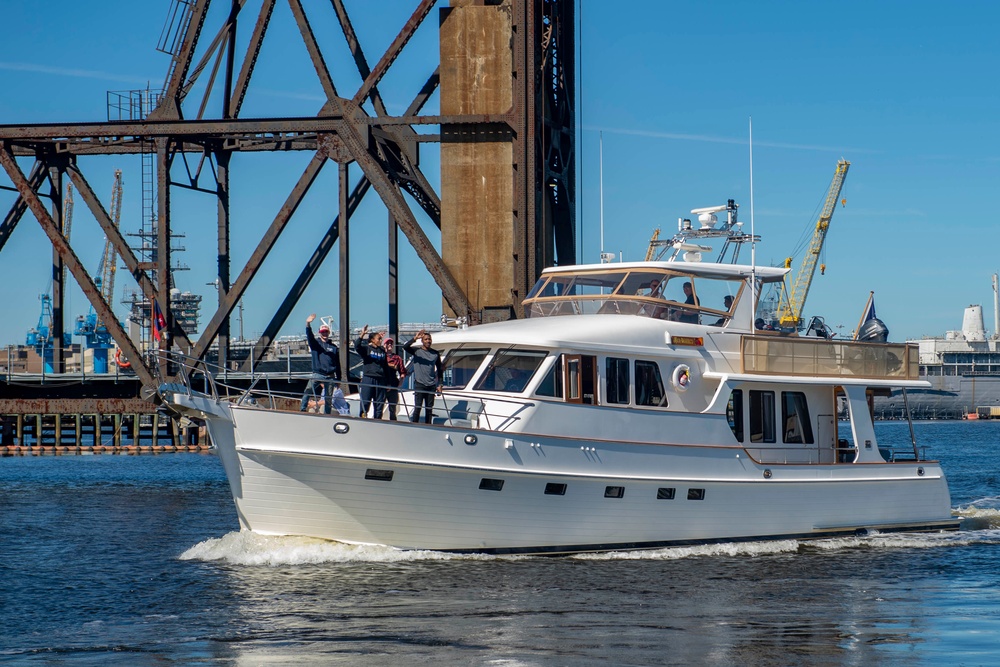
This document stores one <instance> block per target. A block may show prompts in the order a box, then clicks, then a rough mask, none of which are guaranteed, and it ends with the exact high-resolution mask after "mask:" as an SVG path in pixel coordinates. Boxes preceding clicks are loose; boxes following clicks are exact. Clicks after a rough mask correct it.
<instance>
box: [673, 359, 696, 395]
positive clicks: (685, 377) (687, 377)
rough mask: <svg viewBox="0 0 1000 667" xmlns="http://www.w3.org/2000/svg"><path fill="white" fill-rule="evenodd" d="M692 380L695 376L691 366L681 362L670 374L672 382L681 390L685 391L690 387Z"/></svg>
mask: <svg viewBox="0 0 1000 667" xmlns="http://www.w3.org/2000/svg"><path fill="white" fill-rule="evenodd" d="M692 382H694V378H693V377H692V375H691V368H690V367H688V366H687V365H686V364H679V365H678V366H677V368H675V369H674V372H673V374H672V375H671V376H670V383H671V384H673V385H674V389H676V390H677V391H679V392H685V391H687V390H688V389H690V388H691V383H692Z"/></svg>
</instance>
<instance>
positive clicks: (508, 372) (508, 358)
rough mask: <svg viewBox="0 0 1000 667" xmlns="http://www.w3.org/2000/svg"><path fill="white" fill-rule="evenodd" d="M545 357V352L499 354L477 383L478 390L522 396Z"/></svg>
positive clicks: (505, 351)
mask: <svg viewBox="0 0 1000 667" xmlns="http://www.w3.org/2000/svg"><path fill="white" fill-rule="evenodd" d="M545 357H546V353H545V352H541V351H532V350H503V351H501V352H497V353H496V355H495V356H494V357H493V363H491V364H490V368H489V370H487V371H486V373H485V374H484V375H483V377H482V378H480V379H479V382H478V383H476V389H480V390H482V391H507V392H511V393H513V394H520V393H521V392H522V391H524V388H525V387H527V386H528V381H529V380H530V379H531V376H532V375H534V374H535V371H536V370H538V367H539V366H540V365H541V363H542V361H543V360H544V359H545Z"/></svg>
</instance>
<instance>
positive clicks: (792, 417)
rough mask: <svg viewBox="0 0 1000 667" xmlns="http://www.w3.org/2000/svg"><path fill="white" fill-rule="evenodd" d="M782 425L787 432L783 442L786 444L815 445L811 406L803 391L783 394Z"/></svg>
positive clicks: (784, 392)
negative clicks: (810, 416) (810, 417)
mask: <svg viewBox="0 0 1000 667" xmlns="http://www.w3.org/2000/svg"><path fill="white" fill-rule="evenodd" d="M781 423H782V424H783V425H784V431H785V435H784V436H783V438H782V440H784V441H785V442H786V443H800V444H806V445H811V444H813V432H812V424H811V423H810V421H809V406H808V404H807V403H806V395H805V394H803V393H802V392H801V391H783V392H781Z"/></svg>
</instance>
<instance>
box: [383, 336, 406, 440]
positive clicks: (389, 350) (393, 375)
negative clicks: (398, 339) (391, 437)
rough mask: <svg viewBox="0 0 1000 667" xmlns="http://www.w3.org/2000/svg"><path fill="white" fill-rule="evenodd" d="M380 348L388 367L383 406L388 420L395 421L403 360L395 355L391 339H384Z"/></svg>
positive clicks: (404, 375)
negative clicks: (387, 410)
mask: <svg viewBox="0 0 1000 667" xmlns="http://www.w3.org/2000/svg"><path fill="white" fill-rule="evenodd" d="M382 347H383V348H385V361H386V363H387V364H388V365H389V372H388V374H387V375H386V382H385V384H386V388H385V404H386V407H387V408H388V409H389V419H390V420H391V421H396V413H397V412H398V411H399V384H400V382H402V381H403V378H405V377H406V365H405V364H404V363H403V358H402V357H401V356H399V355H398V354H396V345H395V341H394V340H393V339H392V338H391V337H389V336H386V337H385V342H384V343H383V344H382Z"/></svg>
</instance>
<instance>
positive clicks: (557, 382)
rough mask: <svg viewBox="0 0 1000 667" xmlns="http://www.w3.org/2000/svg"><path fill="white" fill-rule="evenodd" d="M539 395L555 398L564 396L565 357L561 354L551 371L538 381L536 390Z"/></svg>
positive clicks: (550, 368)
mask: <svg viewBox="0 0 1000 667" xmlns="http://www.w3.org/2000/svg"><path fill="white" fill-rule="evenodd" d="M535 394H537V395H538V396H551V397H553V398H562V397H563V358H562V355H561V354H560V355H559V356H558V357H556V359H555V361H554V362H553V363H552V366H551V367H549V372H548V373H546V374H545V377H543V378H542V381H541V382H539V383H538V389H536V390H535Z"/></svg>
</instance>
